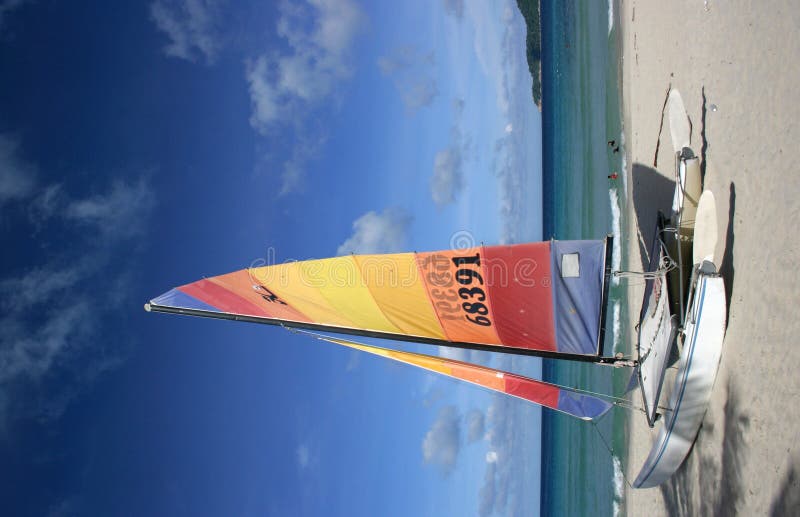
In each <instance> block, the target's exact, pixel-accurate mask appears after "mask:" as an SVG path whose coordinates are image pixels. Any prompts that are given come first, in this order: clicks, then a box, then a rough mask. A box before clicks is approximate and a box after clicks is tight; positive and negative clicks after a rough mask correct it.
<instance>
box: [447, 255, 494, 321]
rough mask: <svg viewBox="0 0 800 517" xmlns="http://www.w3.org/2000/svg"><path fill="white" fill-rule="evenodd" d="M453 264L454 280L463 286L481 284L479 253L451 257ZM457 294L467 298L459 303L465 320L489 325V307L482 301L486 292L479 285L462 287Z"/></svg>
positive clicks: (484, 299) (463, 298)
mask: <svg viewBox="0 0 800 517" xmlns="http://www.w3.org/2000/svg"><path fill="white" fill-rule="evenodd" d="M453 264H454V265H455V266H456V267H457V268H458V269H457V270H456V281H457V282H458V283H459V284H461V285H463V286H471V285H472V284H478V285H483V277H482V276H481V274H480V272H479V271H478V269H479V268H480V267H481V255H480V253H476V254H475V255H470V256H467V257H453ZM458 296H459V298H461V299H462V300H467V301H465V302H463V303H462V304H461V308H462V309H463V310H464V312H466V314H465V315H464V317H465V318H466V319H467V321H470V322H472V323H474V324H475V325H481V326H483V327H489V326H491V324H492V321H491V320H490V319H489V317H488V314H489V307H487V306H486V304H484V303H482V302H484V301H486V293H485V292H484V290H483V288H481V287H477V286H475V287H462V288H460V289H459V290H458Z"/></svg>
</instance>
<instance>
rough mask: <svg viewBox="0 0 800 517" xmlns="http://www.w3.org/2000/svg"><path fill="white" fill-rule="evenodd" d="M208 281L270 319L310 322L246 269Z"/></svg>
mask: <svg viewBox="0 0 800 517" xmlns="http://www.w3.org/2000/svg"><path fill="white" fill-rule="evenodd" d="M208 280H209V281H210V282H213V283H215V284H218V285H220V286H222V287H224V288H225V289H227V290H228V291H230V292H231V293H233V294H236V295H237V296H239V297H241V298H243V299H245V300H247V301H249V302H250V303H252V304H254V305H256V306H258V307H260V308H261V310H263V311H264V313H265V314H267V315H269V317H271V318H276V319H281V320H287V321H302V322H306V323H307V322H310V321H311V319H309V318H308V317H306V315H305V314H303V313H302V312H300V311H298V310H297V309H295V308H294V307H292V306H291V305H289V303H288V302H287V301H286V300H283V299H281V298H280V297H278V296H277V295H276V294H275V293H274V292H272V291H270V290H269V288H268V287H266V286H265V285H262V284H261V282H259V281H258V280H257V279H256V278H255V275H251V274H250V270H248V269H241V270H239V271H234V272H233V273H228V274H227V275H220V276H215V277H212V278H209V279H208Z"/></svg>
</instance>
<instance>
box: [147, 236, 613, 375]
mask: <svg viewBox="0 0 800 517" xmlns="http://www.w3.org/2000/svg"><path fill="white" fill-rule="evenodd" d="M609 249H610V246H607V243H606V241H603V240H596V241H550V242H541V243H531V244H517V245H509V246H481V247H475V248H471V249H464V250H445V251H436V252H428V253H399V254H388V255H351V256H343V257H336V258H329V259H322V260H308V261H301V262H288V263H285V264H278V265H271V266H264V267H256V268H250V269H243V270H240V271H235V272H233V273H229V274H226V275H220V276H215V277H212V278H206V279H203V280H199V281H197V282H193V283H190V284H186V285H183V286H181V287H178V288H175V289H172V290H171V291H169V292H167V293H165V294H163V295H161V296H159V297H157V298H155V299H153V300H151V301H150V303H149V304H148V306H147V308H148V309H149V310H155V311H161V312H174V313H183V314H192V315H200V316H211V317H219V318H227V319H238V320H247V321H255V322H260V323H271V324H276V325H283V326H287V327H295V328H303V329H309V330H320V331H328V332H337V333H343V334H357V335H364V336H370V337H380V338H388V339H394V340H404V341H415V342H423V343H432V344H439V345H445V346H454V347H462V348H473V349H483V350H492V351H501V352H512V353H521V354H530V355H539V356H545V357H557V358H572V359H582V360H599V359H598V358H599V356H600V355H601V353H602V351H601V345H602V337H603V332H602V318H603V308H604V306H605V296H606V294H607V290H606V285H607V276H608V273H609V271H608V270H607V267H606V264H607V262H608V260H607V259H608V257H607V251H608V250H609Z"/></svg>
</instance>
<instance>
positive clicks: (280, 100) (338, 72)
mask: <svg viewBox="0 0 800 517" xmlns="http://www.w3.org/2000/svg"><path fill="white" fill-rule="evenodd" d="M279 10H280V17H279V19H278V22H277V25H276V32H277V35H278V36H279V37H280V38H281V39H282V40H283V42H284V43H285V45H286V49H285V50H283V51H274V52H269V53H264V54H261V55H258V56H256V57H252V58H248V59H246V60H245V80H246V81H247V85H248V90H249V93H250V105H251V112H250V125H251V126H252V128H253V129H254V130H255V131H256V132H258V133H259V134H260V135H261V136H264V137H270V138H276V137H283V138H285V139H286V141H287V142H289V144H288V145H290V146H291V148H292V151H291V155H290V157H289V158H288V159H287V160H285V161H284V162H283V163H282V164H281V169H282V174H281V189H280V191H279V193H280V194H281V195H286V194H289V193H292V192H296V191H298V190H301V189H302V187H303V184H304V178H305V175H306V169H307V168H308V164H309V163H310V162H312V161H313V160H314V159H315V158H316V157H317V155H318V153H319V150H320V149H321V147H322V146H323V145H324V143H325V141H326V134H325V130H324V128H321V127H319V126H316V125H314V123H313V120H314V119H315V118H317V116H318V111H321V110H324V109H329V107H330V106H335V105H336V103H337V100H336V97H337V95H338V93H339V92H338V90H339V87H340V85H341V84H342V83H343V82H344V81H346V80H347V79H348V78H350V76H351V75H352V65H351V53H352V50H353V46H354V41H355V38H356V35H357V34H358V32H359V31H360V30H361V28H362V27H363V26H364V24H365V16H364V15H363V13H362V12H361V10H360V9H359V8H358V7H357V6H356V4H355V3H354V2H352V1H351V0H308V1H307V2H305V3H297V4H289V3H288V2H284V3H282V4H280V7H279Z"/></svg>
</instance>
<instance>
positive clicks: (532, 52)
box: [517, 0, 542, 111]
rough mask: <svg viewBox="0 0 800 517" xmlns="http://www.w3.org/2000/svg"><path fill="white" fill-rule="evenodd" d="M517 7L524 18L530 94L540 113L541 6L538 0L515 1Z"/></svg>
mask: <svg viewBox="0 0 800 517" xmlns="http://www.w3.org/2000/svg"><path fill="white" fill-rule="evenodd" d="M517 7H518V8H519V10H520V12H521V13H522V17H523V18H525V25H526V26H527V35H526V36H525V55H526V56H527V58H528V70H529V71H530V73H531V79H533V86H532V87H531V94H532V96H533V102H534V104H536V106H537V107H538V108H539V111H542V30H541V18H542V6H541V3H540V1H539V0H517Z"/></svg>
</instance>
